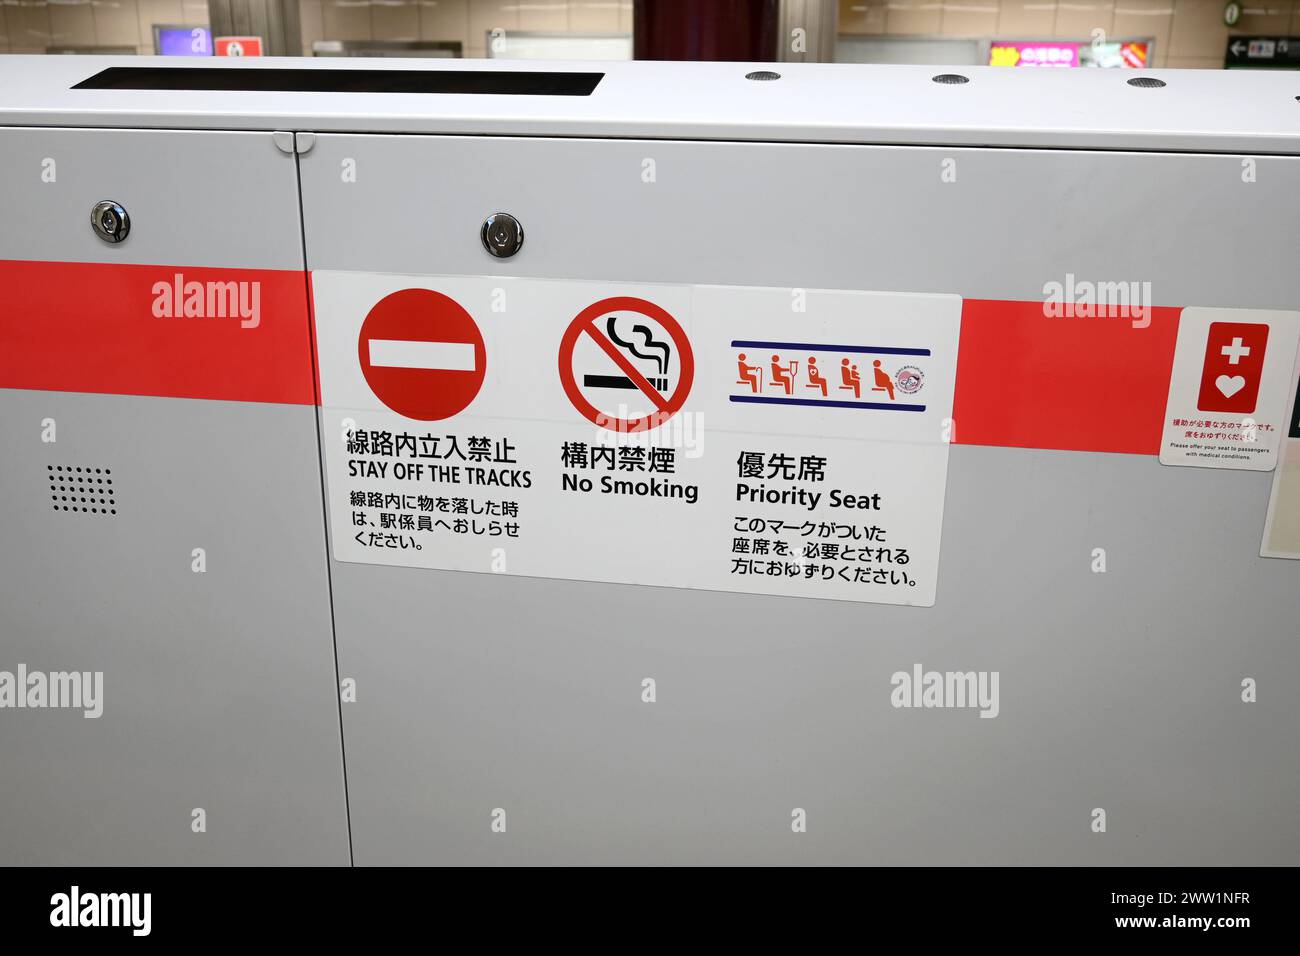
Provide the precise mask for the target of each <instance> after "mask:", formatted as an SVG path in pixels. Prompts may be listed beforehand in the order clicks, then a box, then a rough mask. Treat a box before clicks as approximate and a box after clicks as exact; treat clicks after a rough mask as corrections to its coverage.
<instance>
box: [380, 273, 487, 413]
mask: <svg viewBox="0 0 1300 956" xmlns="http://www.w3.org/2000/svg"><path fill="white" fill-rule="evenodd" d="M357 357H358V358H359V359H360V360H361V374H362V375H364V376H365V378H366V382H367V383H368V384H369V385H370V390H371V391H372V392H374V393H375V397H376V398H378V399H379V400H380V401H381V402H383V403H384V405H385V406H387V407H388V408H390V409H392V410H393V411H395V412H397V414H399V415H403V416H405V417H406V418H414V419H416V420H417V421H422V422H436V421H440V420H442V419H444V418H450V417H451V416H453V415H455V414H457V413H458V412H461V411H464V410H465V409H466V408H467V407H469V404H470V402H472V401H474V397H475V396H476V395H478V391H479V389H480V388H481V387H482V385H483V376H484V375H485V374H486V373H487V350H486V349H485V348H484V346H483V334H482V333H481V332H480V331H479V327H478V325H477V324H476V323H475V322H474V319H473V317H472V316H471V315H470V314H469V313H468V312H467V311H465V309H464V307H462V306H461V305H460V303H458V302H457V301H456V300H455V299H452V298H451V297H450V296H445V295H443V294H442V293H441V292H434V291H433V290H432V289H402V290H401V291H399V292H394V293H392V294H391V295H387V296H385V297H384V298H382V299H380V300H379V302H378V303H376V304H375V307H374V308H372V309H371V310H370V312H369V313H368V314H367V315H366V318H365V321H364V322H362V323H361V334H360V336H359V337H358V340H357Z"/></svg>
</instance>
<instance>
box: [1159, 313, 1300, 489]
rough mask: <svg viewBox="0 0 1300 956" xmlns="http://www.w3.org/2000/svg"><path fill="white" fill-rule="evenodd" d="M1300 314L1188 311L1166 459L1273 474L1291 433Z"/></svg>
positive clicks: (1168, 414) (1172, 389)
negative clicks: (1291, 396)
mask: <svg viewBox="0 0 1300 956" xmlns="http://www.w3.org/2000/svg"><path fill="white" fill-rule="evenodd" d="M1298 340H1300V313H1298V312H1274V311H1266V310H1256V309H1206V308H1188V309H1184V310H1183V312H1182V316H1181V317H1180V319H1179V322H1178V341H1177V344H1176V345H1175V347H1174V367H1173V374H1172V376H1171V378H1170V382H1169V402H1168V405H1167V406H1166V408H1165V422H1164V435H1163V439H1162V441H1161V445H1160V461H1161V462H1162V463H1163V464H1166V465H1194V466H1199V467H1202V468H1239V469H1245V470H1252V471H1269V470H1271V469H1272V468H1273V466H1274V465H1275V464H1276V463H1277V450H1278V443H1279V441H1280V440H1281V436H1282V435H1284V434H1285V433H1286V430H1287V421H1286V416H1287V399H1288V391H1289V388H1288V386H1289V385H1290V382H1291V366H1292V362H1293V360H1294V358H1295V354H1296V343H1297V341H1298Z"/></svg>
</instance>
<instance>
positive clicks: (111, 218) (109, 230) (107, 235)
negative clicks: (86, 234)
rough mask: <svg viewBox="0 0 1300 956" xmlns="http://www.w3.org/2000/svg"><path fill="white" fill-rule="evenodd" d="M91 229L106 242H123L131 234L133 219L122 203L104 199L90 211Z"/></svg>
mask: <svg viewBox="0 0 1300 956" xmlns="http://www.w3.org/2000/svg"><path fill="white" fill-rule="evenodd" d="M90 228H91V229H93V230H95V235H97V236H99V238H101V239H103V240H104V241H105V242H121V241H122V240H123V239H125V238H126V237H127V235H129V234H130V232H131V217H130V216H128V215H127V214H126V210H125V209H123V208H122V206H121V204H120V203H115V202H113V200H111V199H103V200H100V201H99V202H97V203H95V206H94V208H93V209H91V210H90Z"/></svg>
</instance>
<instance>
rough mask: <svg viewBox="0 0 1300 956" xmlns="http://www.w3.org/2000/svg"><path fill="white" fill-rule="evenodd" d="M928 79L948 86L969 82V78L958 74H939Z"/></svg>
mask: <svg viewBox="0 0 1300 956" xmlns="http://www.w3.org/2000/svg"><path fill="white" fill-rule="evenodd" d="M930 79H932V80H934V82H936V83H943V84H945V85H948V86H953V85H956V84H959V83H969V82H970V77H969V76H962V75H961V74H960V73H940V74H939V75H938V76H932V77H930Z"/></svg>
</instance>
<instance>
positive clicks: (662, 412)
mask: <svg viewBox="0 0 1300 956" xmlns="http://www.w3.org/2000/svg"><path fill="white" fill-rule="evenodd" d="M611 312H631V313H634V314H637V315H642V316H645V317H646V318H649V319H652V320H654V321H655V322H656V323H658V324H659V326H660V327H661V328H662V329H663V330H664V331H665V332H666V333H667V334H668V336H669V338H671V340H672V344H673V345H674V346H676V349H677V363H678V369H677V385H676V387H675V388H674V389H673V390H672V392H671V393H669V394H667V395H665V394H664V393H663V391H661V390H660V389H659V388H658V387H657V386H656V385H655V384H653V383H651V382H650V380H649V379H647V378H646V377H645V376H644V375H643V374H642V373H641V372H640V371H639V370H638V369H637V368H636V367H635V365H634V364H633V363H632V362H631V361H630V360H629V359H628V357H627V356H626V355H625V354H623V353H622V352H620V351H619V348H618V347H617V346H616V345H614V343H612V342H611V341H610V340H609V338H608V337H607V335H606V333H605V332H604V331H602V330H601V329H600V328H599V327H598V325H597V322H596V320H597V319H599V318H601V317H602V316H606V315H609V314H610V313H611ZM584 333H585V334H587V335H590V336H591V338H592V340H593V341H594V342H595V343H596V344H597V345H598V346H599V347H600V348H601V350H602V351H603V352H605V354H606V355H608V356H609V358H610V359H611V360H612V361H613V362H614V364H615V365H616V366H617V367H618V368H619V370H620V371H621V372H623V374H624V376H625V377H626V378H627V379H628V386H627V387H631V388H635V389H636V390H637V391H638V392H640V393H641V394H642V395H643V396H645V398H647V399H649V401H650V402H651V404H653V405H654V406H655V411H653V412H651V413H650V414H649V415H643V416H641V417H639V418H619V417H617V416H615V415H611V414H610V413H608V412H605V411H602V410H601V409H599V408H597V407H596V406H595V405H594V404H592V402H591V401H590V400H588V398H587V396H586V395H585V394H583V391H582V389H581V388H579V387H578V380H577V374H576V372H575V370H574V351H575V348H576V346H577V344H578V340H579V339H580V338H581V337H582V335H583V334H584ZM694 378H695V358H694V356H693V355H692V353H691V343H690V341H689V340H688V339H687V338H686V332H685V331H684V330H683V329H682V327H681V326H680V325H678V324H677V320H676V319H674V318H673V317H672V316H671V315H670V314H669V313H668V311H667V310H666V309H664V308H662V307H660V306H657V305H655V304H654V303H653V302H650V301H648V300H646V299H638V298H636V297H635V296H614V297H613V298H609V299H601V300H600V301H599V302H593V303H592V304H591V305H589V306H587V307H586V308H585V309H583V310H582V311H581V312H579V313H578V314H577V316H575V317H574V320H573V321H572V322H570V323H569V327H568V328H567V329H565V331H564V337H563V338H562V339H561V340H560V384H561V385H563V386H564V394H565V395H567V396H569V401H570V402H572V403H573V407H574V408H576V409H577V410H578V411H579V412H580V413H581V414H582V416H583V418H585V419H587V421H589V422H591V423H592V424H593V425H599V426H600V427H601V428H608V429H609V430H610V431H615V432H641V431H648V430H650V429H652V428H657V427H659V426H660V425H662V424H663V423H664V422H666V421H667V420H668V419H669V418H671V417H672V416H673V415H675V414H677V413H678V412H679V411H681V409H682V406H683V405H685V404H686V397H687V396H688V395H689V394H690V392H691V383H692V381H693V380H694Z"/></svg>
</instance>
